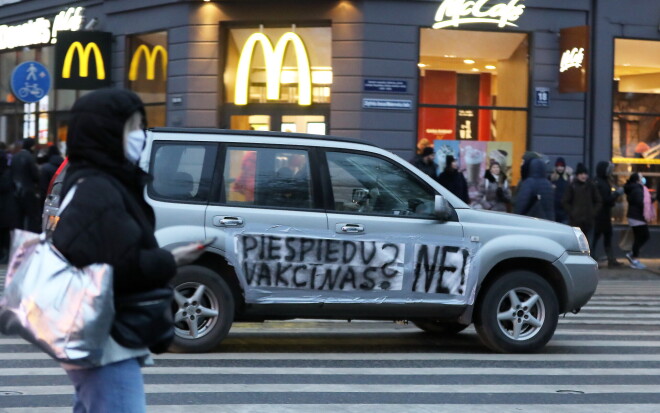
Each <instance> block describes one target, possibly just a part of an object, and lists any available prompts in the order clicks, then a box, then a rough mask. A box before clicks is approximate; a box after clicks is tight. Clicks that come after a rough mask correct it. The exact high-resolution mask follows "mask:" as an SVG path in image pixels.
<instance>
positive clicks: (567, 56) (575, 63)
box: [559, 47, 584, 73]
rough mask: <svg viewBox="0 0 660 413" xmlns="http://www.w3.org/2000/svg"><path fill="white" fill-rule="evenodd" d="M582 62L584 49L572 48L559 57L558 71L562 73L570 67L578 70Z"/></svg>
mask: <svg viewBox="0 0 660 413" xmlns="http://www.w3.org/2000/svg"><path fill="white" fill-rule="evenodd" d="M582 62H584V47H580V48H577V47H574V48H572V49H571V50H566V51H565V52H564V54H562V55H561V62H560V63H559V71H560V72H562V73H563V72H565V71H567V70H568V69H570V68H572V67H574V68H577V69H579V68H581V67H582Z"/></svg>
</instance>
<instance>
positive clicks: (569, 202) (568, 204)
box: [561, 184, 574, 216]
mask: <svg viewBox="0 0 660 413" xmlns="http://www.w3.org/2000/svg"><path fill="white" fill-rule="evenodd" d="M573 196H574V194H573V185H570V184H569V185H568V186H567V187H566V192H564V197H563V198H562V199H561V206H562V208H564V211H566V213H567V214H568V215H569V216H570V215H571V212H570V211H571V209H572V208H573Z"/></svg>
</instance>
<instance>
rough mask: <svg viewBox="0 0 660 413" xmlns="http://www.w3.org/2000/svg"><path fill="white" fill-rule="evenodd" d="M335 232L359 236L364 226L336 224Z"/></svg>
mask: <svg viewBox="0 0 660 413" xmlns="http://www.w3.org/2000/svg"><path fill="white" fill-rule="evenodd" d="M336 229H337V232H344V233H347V234H359V233H362V232H364V225H362V224H337V228H336Z"/></svg>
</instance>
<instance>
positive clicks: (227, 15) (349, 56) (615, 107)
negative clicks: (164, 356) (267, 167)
mask: <svg viewBox="0 0 660 413" xmlns="http://www.w3.org/2000/svg"><path fill="white" fill-rule="evenodd" d="M659 26H660V2H658V1H657V0H629V1H626V2H621V1H617V0H478V1H466V0H398V1H396V0H391V1H389V0H362V1H348V0H345V1H326V0H318V1H313V2H310V1H307V0H277V1H276V0H261V1H256V0H255V1H251V0H241V1H231V0H230V1H202V0H187V1H174V0H113V1H103V0H81V1H71V0H68V1H67V0H31V1H22V0H9V1H4V2H0V141H4V142H7V143H11V142H13V141H15V140H17V139H19V138H23V137H27V136H34V137H36V138H38V139H39V141H40V142H41V143H42V144H45V143H47V142H64V141H65V140H66V125H67V122H68V109H69V108H70V107H71V105H72V103H73V101H74V100H75V99H76V98H77V97H78V96H80V95H81V94H83V93H86V90H88V89H83V88H82V87H81V86H79V85H82V84H83V83H85V82H86V81H88V80H89V81H90V82H89V83H90V85H85V86H84V87H85V88H87V87H101V86H103V85H108V84H110V85H114V86H118V87H126V88H130V89H132V90H135V91H136V92H137V93H139V94H140V96H141V97H142V98H143V100H144V101H145V102H146V103H147V108H148V115H149V123H150V125H151V126H164V125H167V126H189V127H220V128H232V129H263V130H281V131H292V132H309V133H316V134H333V135H339V136H348V137H355V138H360V139H364V140H367V141H371V142H374V143H377V144H378V145H380V146H382V147H385V148H387V149H389V150H392V151H393V152H395V153H398V154H399V155H401V156H402V157H404V158H411V157H412V156H413V155H414V154H415V151H416V150H418V149H420V148H423V147H424V146H433V147H434V148H435V150H436V153H438V154H439V155H438V158H437V160H438V163H440V164H441V166H442V163H443V162H444V156H441V155H444V154H453V155H454V156H456V157H457V158H458V159H459V160H460V163H461V167H462V168H463V169H465V170H466V175H467V177H468V180H469V181H471V183H476V182H477V181H478V180H479V179H480V177H482V176H483V171H484V169H485V168H486V167H487V166H488V165H489V162H491V160H497V161H499V162H500V163H503V164H505V165H506V168H507V169H508V171H509V173H510V176H511V179H512V182H513V184H514V185H515V184H516V183H517V182H518V180H519V170H520V162H521V159H522V156H523V154H524V153H525V152H526V151H537V152H541V153H543V154H545V155H546V156H547V157H548V158H549V159H550V161H551V162H554V160H555V159H556V158H557V157H560V156H561V157H564V158H565V160H566V163H567V164H568V165H569V166H572V167H575V165H576V164H577V163H578V162H585V163H586V165H587V166H588V167H590V170H591V171H594V170H595V165H596V164H597V162H598V161H602V160H611V161H613V162H615V164H616V174H617V176H618V177H619V180H620V182H623V181H625V179H626V178H627V177H628V176H629V175H630V174H631V173H632V172H637V171H641V172H643V173H644V174H645V175H646V176H647V179H648V180H649V181H650V182H651V185H650V186H651V187H653V188H657V186H658V185H659V184H660V27H659ZM66 31H71V33H65V32H66ZM94 33H105V34H106V35H105V36H106V40H107V44H106V49H105V50H107V51H106V52H105V53H106V54H108V55H107V56H105V55H103V53H101V52H100V50H101V49H100V48H99V55H100V56H101V57H102V59H104V60H103V62H101V61H99V59H98V58H97V57H96V55H97V53H96V50H94V49H92V48H86V47H87V45H88V44H89V42H91V41H92V40H93V39H92V38H91V37H89V36H92V37H93V36H94ZM59 37H61V39H62V41H59V39H58V38H59ZM90 39H92V40H90ZM76 42H78V43H79V45H80V46H71V45H73V44H75V43H76ZM85 42H87V43H85ZM99 42H102V40H99ZM95 44H96V43H95ZM99 44H100V43H99ZM64 45H67V46H68V49H67V50H64ZM71 47H73V49H71ZM76 48H78V49H79V50H75V49H76ZM69 50H73V51H72V52H71V53H68V52H69ZM67 53H68V54H69V58H68V60H67ZM83 60H85V61H84V62H83ZM27 61H37V62H41V63H43V64H44V65H45V67H46V68H47V69H48V70H49V72H50V74H51V76H52V77H53V82H52V84H53V88H51V90H50V91H49V93H47V96H45V97H43V98H41V99H39V100H38V101H36V102H33V103H25V102H23V101H21V98H20V96H17V95H18V94H19V93H20V90H21V88H20V87H19V88H18V89H19V90H12V88H11V81H12V73H13V71H14V69H15V68H16V67H17V66H18V65H19V64H20V63H23V62H27ZM67 65H68V67H69V68H68V73H64V72H66V69H67ZM106 67H107V70H102V71H103V72H104V76H103V79H100V78H99V68H106ZM64 74H68V75H69V77H68V78H63V75H64ZM83 75H84V76H83ZM25 76H27V72H26V75H25ZM67 81H68V82H67ZM30 85H32V84H28V82H26V83H25V86H24V87H23V88H22V90H23V92H22V93H23V94H27V95H28V96H36V95H38V90H35V89H34V88H32V89H30V88H31V87H32V86H30ZM19 86H21V84H19ZM26 88H27V89H26ZM624 211H625V205H622V206H621V208H619V209H618V212H617V214H618V216H617V220H618V222H624V221H625V214H624Z"/></svg>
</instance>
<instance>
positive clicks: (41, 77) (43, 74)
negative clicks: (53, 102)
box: [11, 61, 50, 103]
mask: <svg viewBox="0 0 660 413" xmlns="http://www.w3.org/2000/svg"><path fill="white" fill-rule="evenodd" d="M11 89H12V92H14V96H16V97H17V98H19V99H20V100H22V101H23V102H25V103H33V102H38V101H39V100H41V99H42V98H43V97H44V96H46V95H47V94H48V91H49V90H50V73H48V69H46V67H45V66H44V65H42V64H41V63H39V62H34V61H30V62H23V63H21V64H20V65H18V66H16V67H15V68H14V71H13V72H12V74H11Z"/></svg>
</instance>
